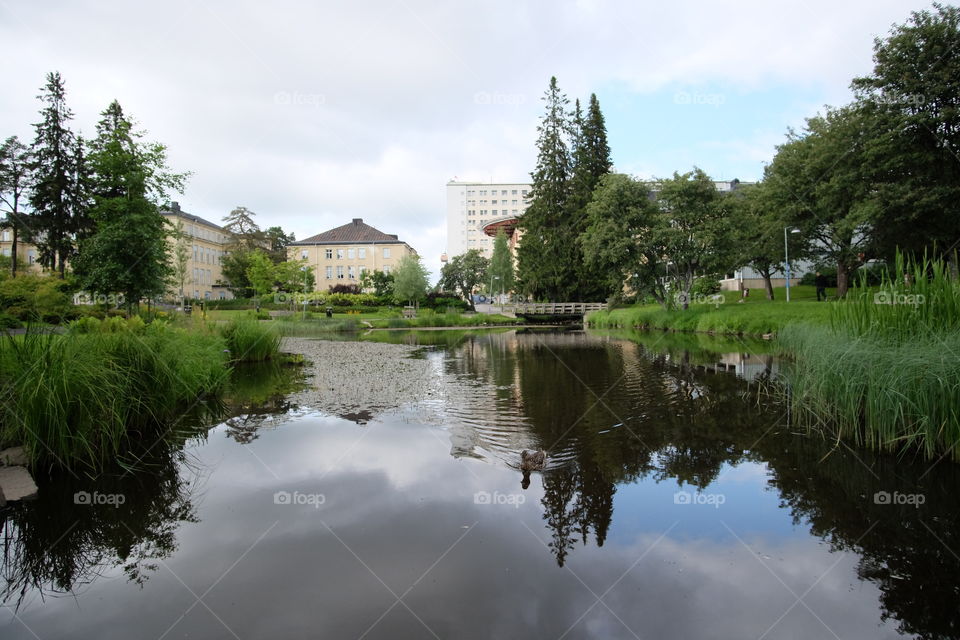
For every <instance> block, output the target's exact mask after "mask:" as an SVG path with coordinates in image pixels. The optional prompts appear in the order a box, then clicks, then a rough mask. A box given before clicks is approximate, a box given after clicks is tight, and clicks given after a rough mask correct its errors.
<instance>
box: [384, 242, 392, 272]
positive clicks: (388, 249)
mask: <svg viewBox="0 0 960 640" xmlns="http://www.w3.org/2000/svg"><path fill="white" fill-rule="evenodd" d="M383 257H384V258H389V257H390V247H384V248H383ZM384 273H386V272H384Z"/></svg>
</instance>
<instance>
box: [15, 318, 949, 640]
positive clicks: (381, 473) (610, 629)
mask: <svg viewBox="0 0 960 640" xmlns="http://www.w3.org/2000/svg"><path fill="white" fill-rule="evenodd" d="M369 337H373V338H375V339H378V340H392V341H400V342H408V343H410V342H412V343H417V344H424V345H426V346H424V348H423V350H422V351H421V352H418V353H417V354H415V357H422V358H426V359H428V361H429V362H430V363H431V365H432V367H433V370H434V371H435V374H436V376H437V377H438V378H439V379H440V381H441V384H440V388H441V389H442V393H440V394H438V395H439V397H436V396H434V397H433V399H432V400H430V401H429V402H428V403H426V404H423V405H419V406H412V407H406V408H404V409H403V410H400V411H394V412H390V413H387V414H381V415H375V416H372V418H371V419H369V420H367V421H366V424H357V423H354V422H351V421H349V420H346V419H343V418H340V417H337V416H330V415H325V414H322V413H319V412H316V411H311V410H310V409H309V408H296V407H291V406H290V405H289V403H288V402H287V401H285V400H284V393H283V392H284V391H285V390H287V389H288V388H289V387H290V380H289V377H284V376H285V375H286V374H284V373H283V372H278V371H276V370H271V371H267V373H266V376H267V378H268V380H267V382H266V383H263V382H262V380H260V379H259V378H258V375H259V374H257V373H256V372H253V373H251V372H246V373H243V374H242V375H240V376H238V380H237V382H236V384H235V388H234V392H233V397H232V398H231V399H230V402H231V406H232V407H233V408H232V414H233V417H232V418H230V419H229V420H225V421H224V422H222V423H220V424H218V425H217V426H215V427H214V428H213V429H211V430H210V431H208V432H204V433H205V435H196V434H194V435H192V436H189V434H187V435H184V438H185V440H183V442H182V443H181V444H182V446H174V447H171V448H170V450H169V451H164V452H162V453H161V454H159V455H158V456H157V460H155V461H153V462H152V466H151V467H150V468H149V469H147V470H145V471H138V472H136V473H131V474H127V475H123V474H121V473H117V474H114V475H113V476H111V477H108V478H100V479H97V480H90V479H73V478H69V477H66V478H59V479H57V480H55V481H46V482H44V483H43V486H42V487H41V494H40V499H39V500H37V501H35V502H32V503H27V504H21V505H17V506H15V507H14V508H13V509H11V510H8V511H7V512H6V514H5V515H6V518H5V521H4V525H3V533H4V543H5V546H4V556H3V559H2V570H3V577H4V580H5V582H4V584H5V587H6V590H5V593H4V604H5V606H4V607H3V608H2V609H0V637H3V638H40V639H42V640H47V639H52V638H68V637H69V638H105V639H106V638H124V639H126V638H187V637H189V638H233V637H235V638H240V639H243V640H246V639H248V638H249V639H256V638H644V639H647V638H756V639H760V638H798V639H800V638H802V639H813V638H895V637H903V636H907V637H923V638H954V637H958V636H960V626H958V625H960V592H958V586H960V557H958V555H957V550H958V549H960V545H958V544H957V542H958V534H960V522H958V520H960V517H958V514H960V497H958V495H957V491H956V488H957V486H958V480H960V477H958V473H957V466H956V465H953V464H947V463H942V464H939V465H935V466H931V465H930V464H927V463H924V462H922V461H912V460H897V459H895V458H892V457H889V456H877V455H873V454H871V453H869V452H866V451H863V450H859V449H851V448H849V447H847V446H846V445H837V444H836V443H834V442H830V441H824V440H823V439H821V438H820V437H809V436H807V435H803V434H794V433H791V429H790V428H789V427H788V426H787V417H786V416H785V415H784V414H783V409H782V408H781V407H779V406H777V405H776V404H775V403H772V402H771V401H770V400H769V399H768V398H766V397H765V396H764V395H763V394H762V393H761V392H760V391H761V389H762V388H763V386H764V384H765V381H766V380H767V379H768V377H769V376H770V375H772V374H775V373H776V370H777V367H778V363H777V362H776V360H775V359H774V358H773V357H772V356H768V355H765V354H764V353H763V349H764V345H762V344H746V343H740V344H730V343H711V342H709V341H707V340H706V339H703V338H690V337H689V336H685V337H664V336H660V335H657V336H627V335H622V334H586V333H582V332H568V333H517V332H515V331H497V332H489V333H483V334H469V333H464V332H431V333H429V334H426V333H420V334H412V333H407V334H403V333H390V334H389V335H388V334H387V333H386V332H382V333H377V334H371V336H369ZM358 348H360V346H359V345H358ZM720 352H722V353H720ZM344 375H345V376H354V375H357V376H359V375H362V372H350V371H345V372H344ZM261 377H262V376H261ZM540 447H542V448H544V449H546V450H547V453H548V463H547V469H546V470H545V471H543V472H542V473H540V472H534V473H533V474H532V475H531V478H530V483H529V487H528V488H526V489H524V488H523V487H522V485H523V484H524V483H523V475H522V473H521V471H520V470H519V468H518V466H519V454H520V451H521V450H522V449H524V448H526V449H534V448H540ZM84 492H85V494H86V495H87V496H88V498H82V497H81V498H80V499H79V500H78V499H77V495H78V494H80V495H83V493H84ZM918 503H922V504H918Z"/></svg>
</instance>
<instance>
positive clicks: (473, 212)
mask: <svg viewBox="0 0 960 640" xmlns="http://www.w3.org/2000/svg"><path fill="white" fill-rule="evenodd" d="M479 212H480V215H482V216H485V215H487V213H489V214H490V215H494V216H495V215H497V209H491V210H490V211H489V212H488V211H487V210H486V209H480V210H479ZM467 215H468V216H475V215H477V209H470V210H469V211H467ZM500 215H502V216H505V215H507V210H506V209H500ZM511 215H517V210H516V209H514V210H513V211H512V212H511Z"/></svg>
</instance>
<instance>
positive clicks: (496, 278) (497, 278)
mask: <svg viewBox="0 0 960 640" xmlns="http://www.w3.org/2000/svg"><path fill="white" fill-rule="evenodd" d="M499 279H500V276H495V275H493V274H490V296H491V297H493V298H496V297H497V296H495V295H494V294H493V281H494V280H499ZM493 303H494V301H493V300H491V301H490V304H493Z"/></svg>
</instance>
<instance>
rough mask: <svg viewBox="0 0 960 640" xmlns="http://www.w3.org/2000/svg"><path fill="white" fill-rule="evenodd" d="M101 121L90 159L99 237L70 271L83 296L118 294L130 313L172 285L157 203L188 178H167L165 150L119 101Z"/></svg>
mask: <svg viewBox="0 0 960 640" xmlns="http://www.w3.org/2000/svg"><path fill="white" fill-rule="evenodd" d="M101 116H102V119H101V120H100V122H99V123H98V124H97V137H96V138H95V139H94V140H92V141H91V142H90V144H89V148H90V154H89V157H88V159H89V166H90V175H89V185H90V192H91V194H92V197H93V207H92V209H91V219H92V220H93V222H94V224H95V225H96V232H95V233H93V234H92V235H90V236H89V237H87V238H85V239H83V240H82V241H81V242H80V251H79V254H78V255H77V258H76V262H75V264H74V270H75V272H76V273H77V275H78V276H79V277H80V282H81V286H82V287H83V288H84V289H86V290H87V291H89V292H91V293H96V294H122V295H123V298H124V300H125V302H126V304H127V306H128V307H131V306H133V305H136V304H138V303H139V302H140V300H141V299H143V298H151V297H154V296H159V295H161V294H163V293H164V292H165V290H166V288H167V286H168V284H169V281H170V279H171V275H172V272H173V270H172V268H171V267H170V264H169V258H168V256H167V233H168V229H167V223H166V221H165V219H164V217H163V216H162V215H160V211H159V207H158V203H157V200H159V199H161V198H164V197H165V196H166V192H167V190H168V189H171V188H173V189H176V190H178V191H179V190H182V185H183V181H184V178H185V176H184V175H183V174H175V173H171V172H170V171H169V169H168V168H167V164H166V148H165V147H164V146H163V145H160V144H157V143H147V142H143V141H141V138H142V137H143V135H144V134H143V133H142V132H140V131H135V130H134V125H133V123H132V121H131V120H130V119H128V118H127V117H126V115H125V114H124V113H123V109H122V108H121V106H120V104H119V103H118V102H117V101H113V102H112V103H111V104H110V106H108V107H107V109H106V110H105V111H103V112H102V114H101Z"/></svg>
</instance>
